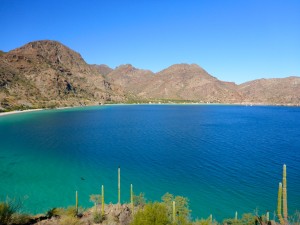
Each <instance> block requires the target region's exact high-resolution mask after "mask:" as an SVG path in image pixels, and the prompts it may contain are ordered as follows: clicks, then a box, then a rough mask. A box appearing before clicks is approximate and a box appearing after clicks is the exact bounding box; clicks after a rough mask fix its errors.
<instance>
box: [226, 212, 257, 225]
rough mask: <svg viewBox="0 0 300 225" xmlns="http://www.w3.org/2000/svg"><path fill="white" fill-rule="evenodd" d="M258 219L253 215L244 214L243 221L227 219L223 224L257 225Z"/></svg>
mask: <svg viewBox="0 0 300 225" xmlns="http://www.w3.org/2000/svg"><path fill="white" fill-rule="evenodd" d="M255 221H256V218H255V216H254V215H252V214H251V213H246V214H243V216H242V218H241V219H237V220H236V219H225V220H223V224H225V223H226V224H228V225H255V224H256V223H255Z"/></svg>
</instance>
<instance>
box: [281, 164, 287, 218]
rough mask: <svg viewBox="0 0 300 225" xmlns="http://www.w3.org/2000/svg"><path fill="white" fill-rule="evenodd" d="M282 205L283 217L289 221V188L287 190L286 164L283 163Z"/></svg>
mask: <svg viewBox="0 0 300 225" xmlns="http://www.w3.org/2000/svg"><path fill="white" fill-rule="evenodd" d="M282 207H283V218H284V221H285V222H287V217H288V210H287V190H286V165H285V164H284V165H283V176H282Z"/></svg>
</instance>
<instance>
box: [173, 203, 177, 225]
mask: <svg viewBox="0 0 300 225" xmlns="http://www.w3.org/2000/svg"><path fill="white" fill-rule="evenodd" d="M175 222H176V207H175V201H173V223H175Z"/></svg>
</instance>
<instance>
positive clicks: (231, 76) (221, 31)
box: [0, 0, 300, 83]
mask: <svg viewBox="0 0 300 225" xmlns="http://www.w3.org/2000/svg"><path fill="white" fill-rule="evenodd" d="M0 28H1V35H0V49H1V50H4V51H9V50H11V49H14V48H16V47H19V46H22V45H24V44H25V43H27V42H30V41H34V40H42V39H48V40H57V41H59V42H61V43H63V44H65V45H67V46H69V47H70V48H72V49H74V50H75V51H77V52H79V53H81V55H82V56H83V58H84V59H85V60H86V61H87V62H88V63H90V64H93V63H96V64H102V63H104V64H107V65H108V66H110V67H113V68H114V67H116V66H118V65H120V64H126V63H130V64H133V65H134V66H135V67H138V68H144V69H150V70H152V71H154V72H157V71H160V70H162V69H164V68H166V67H168V66H170V65H172V64H175V63H197V64H199V65H200V66H202V67H203V68H204V69H206V70H207V71H208V72H209V73H210V74H212V75H213V76H215V77H217V78H219V79H221V80H226V81H234V82H237V83H241V82H244V81H248V80H252V79H256V78H262V77H265V78H269V77H286V76H292V75H294V76H300V1H299V0H206V1H203V0H198V1H197V0H195V1H192V0H182V1H177V0H147V1H146V0H123V1H114V0H97V1H96V0H85V1H75V0H72V1H68V0H35V1H33V0H26V1H25V0H0Z"/></svg>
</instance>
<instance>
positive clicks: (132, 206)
mask: <svg viewBox="0 0 300 225" xmlns="http://www.w3.org/2000/svg"><path fill="white" fill-rule="evenodd" d="M130 203H131V211H132V214H133V210H134V205H133V186H132V184H131V185H130Z"/></svg>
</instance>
